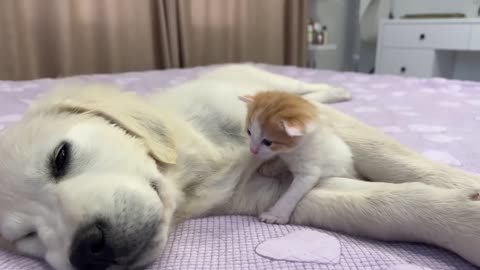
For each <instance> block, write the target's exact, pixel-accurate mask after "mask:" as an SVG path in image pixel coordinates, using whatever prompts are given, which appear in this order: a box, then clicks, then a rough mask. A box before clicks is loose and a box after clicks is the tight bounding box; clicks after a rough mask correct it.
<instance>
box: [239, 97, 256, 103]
mask: <svg viewBox="0 0 480 270" xmlns="http://www.w3.org/2000/svg"><path fill="white" fill-rule="evenodd" d="M238 99H240V100H241V101H243V102H245V103H252V102H253V96H252V95H245V96H239V97H238Z"/></svg>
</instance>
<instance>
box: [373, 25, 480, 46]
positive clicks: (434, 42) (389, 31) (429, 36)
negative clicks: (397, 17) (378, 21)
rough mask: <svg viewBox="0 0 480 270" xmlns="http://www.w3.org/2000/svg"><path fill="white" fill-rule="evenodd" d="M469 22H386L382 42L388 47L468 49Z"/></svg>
mask: <svg viewBox="0 0 480 270" xmlns="http://www.w3.org/2000/svg"><path fill="white" fill-rule="evenodd" d="M470 29H471V25H469V24H398V25H397V24H385V25H384V26H383V32H382V33H383V38H382V39H383V41H382V44H383V45H384V46H387V47H404V48H435V49H450V50H453V49H459V50H461V49H468V46H469V40H470Z"/></svg>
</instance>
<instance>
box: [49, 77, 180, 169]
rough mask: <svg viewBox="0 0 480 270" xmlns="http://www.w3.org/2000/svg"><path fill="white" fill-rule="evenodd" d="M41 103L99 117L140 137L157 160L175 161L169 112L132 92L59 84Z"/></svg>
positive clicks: (163, 161) (61, 110) (64, 110)
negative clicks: (157, 107)
mask: <svg viewBox="0 0 480 270" xmlns="http://www.w3.org/2000/svg"><path fill="white" fill-rule="evenodd" d="M40 107H43V111H45V109H48V110H50V111H51V110H55V111H57V112H67V113H77V114H78V113H88V114H92V115H95V116H98V117H101V118H103V119H105V120H106V121H108V122H109V123H111V124H113V125H115V126H117V127H120V128H122V129H123V130H125V131H126V133H128V134H130V135H132V136H134V137H136V138H139V139H141V140H142V141H143V142H144V144H145V145H146V147H147V148H148V150H149V154H150V155H151V156H152V157H153V158H154V159H155V160H156V161H157V162H162V163H165V164H175V163H176V159H177V152H176V147H175V142H174V140H173V138H172V137H171V136H172V134H171V132H170V130H169V124H168V123H169V121H170V120H169V118H168V116H166V115H164V114H162V112H161V111H158V110H156V109H155V107H154V106H153V104H150V103H149V102H148V101H147V100H145V99H142V98H140V97H139V96H137V95H135V94H134V93H130V92H122V91H120V90H118V89H116V88H115V87H110V86H106V85H89V86H80V87H78V86H77V87H75V86H73V87H72V86H62V87H60V88H58V89H55V91H53V93H52V94H51V97H50V98H48V97H47V98H46V99H45V102H43V104H42V103H41V104H40ZM119 147H121V146H120V145H119Z"/></svg>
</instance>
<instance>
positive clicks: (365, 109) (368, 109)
mask: <svg viewBox="0 0 480 270" xmlns="http://www.w3.org/2000/svg"><path fill="white" fill-rule="evenodd" d="M353 111H354V112H364V113H371V112H378V109H377V108H375V107H357V108H355V109H353Z"/></svg>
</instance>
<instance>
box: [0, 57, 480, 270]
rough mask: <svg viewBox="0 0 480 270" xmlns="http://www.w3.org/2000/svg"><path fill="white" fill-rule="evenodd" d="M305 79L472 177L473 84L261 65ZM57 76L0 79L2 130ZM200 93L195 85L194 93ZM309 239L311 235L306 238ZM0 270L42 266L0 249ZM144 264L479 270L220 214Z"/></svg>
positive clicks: (181, 76)
mask: <svg viewBox="0 0 480 270" xmlns="http://www.w3.org/2000/svg"><path fill="white" fill-rule="evenodd" d="M260 66H261V67H263V68H266V69H268V70H271V71H274V72H277V73H280V74H284V75H287V76H290V77H295V78H298V79H300V80H304V81H308V82H323V83H329V84H331V85H335V86H343V87H345V88H347V89H348V90H349V91H351V92H352V94H353V95H354V99H353V101H351V102H345V103H340V104H335V105H334V106H335V107H337V108H338V109H340V110H342V111H344V112H346V113H348V114H351V115H354V116H355V117H357V118H359V119H361V120H363V121H365V122H367V123H368V124H370V125H372V126H375V127H378V128H380V129H382V130H384V132H385V133H387V134H389V135H391V136H393V137H395V138H396V139H398V140H399V141H401V142H402V143H404V144H406V145H408V146H411V147H413V148H414V149H416V150H417V151H418V152H420V153H422V154H423V155H425V156H427V157H428V158H431V159H434V160H437V161H440V162H444V163H448V164H450V165H452V166H456V167H459V168H462V169H464V170H468V171H471V172H474V173H480V165H477V164H479V162H480V147H477V145H478V144H477V138H478V137H479V135H480V83H475V82H467V81H455V80H446V79H440V78H433V79H417V78H402V77H396V76H378V75H365V74H356V73H339V72H332V71H318V70H310V69H300V68H295V67H278V66H266V65H260ZM209 68H212V67H202V68H193V69H185V70H167V71H148V72H138V73H124V74H114V75H91V76H78V77H75V78H68V79H63V80H83V81H96V82H98V81H102V82H113V83H115V84H117V85H119V86H121V87H123V88H126V89H129V90H134V91H137V92H140V93H145V94H146V93H150V92H151V91H152V90H155V89H158V88H163V87H166V86H171V85H175V84H178V83H181V82H184V81H186V80H188V79H191V78H194V77H196V76H198V74H200V73H201V72H204V71H205V70H207V69H209ZM54 82H56V81H55V80H51V79H43V80H35V81H26V82H10V81H0V130H1V129H3V128H6V127H8V125H10V124H12V123H14V122H15V121H17V120H18V119H20V117H21V116H22V114H23V112H24V111H25V110H26V108H27V106H28V104H30V103H31V102H32V100H35V99H37V98H38V97H39V96H40V95H42V93H44V92H45V91H46V90H48V89H49V88H50V87H51V86H52V85H53V84H54ZM199 90H201V89H199ZM305 239H309V241H305ZM0 269H11V270H17V269H18V270H20V269H25V270H27V269H28V270H32V269H49V268H48V267H47V266H45V265H44V264H43V263H41V262H38V261H35V260H32V259H29V258H24V257H21V256H18V255H14V254H10V253H7V252H3V251H0ZM151 269H182V270H183V269H205V270H207V269H239V270H240V269H265V270H274V269H322V270H323V269H325V270H326V269H328V270H333V269H359V270H366V269H378V270H407V269H408V270H417V269H418V270H421V269H423V270H428V269H431V270H443V269H452V270H453V269H477V268H476V267H474V266H472V265H470V264H469V263H467V262H465V261H464V260H463V259H461V258H460V257H458V256H456V255H455V254H452V253H450V252H448V251H445V250H442V249H439V248H435V247H431V246H426V245H420V244H407V243H386V242H380V241H373V240H369V239H364V238H358V237H351V236H347V235H343V234H337V233H333V232H328V231H324V230H317V229H313V228H307V227H301V226H290V225H286V226H281V225H267V224H263V223H260V222H258V221H257V220H256V218H254V217H244V216H227V217H209V218H203V219H196V220H191V221H188V222H185V223H183V224H181V225H180V226H179V227H178V228H177V229H176V230H175V231H174V232H172V233H171V237H170V240H169V243H168V246H167V248H166V249H165V251H164V252H163V254H161V255H159V260H158V261H157V263H156V264H155V265H153V266H152V268H151Z"/></svg>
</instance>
